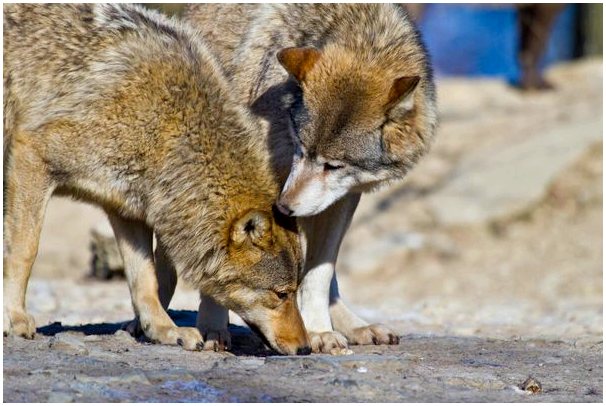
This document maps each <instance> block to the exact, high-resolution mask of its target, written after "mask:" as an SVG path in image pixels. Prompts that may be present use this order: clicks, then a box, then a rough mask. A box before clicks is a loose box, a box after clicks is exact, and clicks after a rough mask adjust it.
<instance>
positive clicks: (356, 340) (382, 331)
mask: <svg viewBox="0 0 606 406" xmlns="http://www.w3.org/2000/svg"><path fill="white" fill-rule="evenodd" d="M346 335H347V339H348V340H349V343H350V344H353V345H370V344H374V345H380V344H399V343H400V337H399V336H398V335H397V334H396V333H394V332H393V331H392V330H391V329H390V328H389V327H387V326H384V325H383V324H371V325H368V326H364V327H358V328H355V329H353V330H352V331H351V332H350V333H349V334H346Z"/></svg>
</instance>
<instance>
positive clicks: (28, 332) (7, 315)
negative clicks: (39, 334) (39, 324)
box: [2, 309, 36, 339]
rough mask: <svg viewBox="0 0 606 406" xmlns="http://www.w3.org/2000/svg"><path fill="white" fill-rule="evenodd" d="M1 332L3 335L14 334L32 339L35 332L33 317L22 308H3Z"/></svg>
mask: <svg viewBox="0 0 606 406" xmlns="http://www.w3.org/2000/svg"><path fill="white" fill-rule="evenodd" d="M3 322H4V323H3V324H4V325H3V328H2V329H3V333H4V335H5V336H16V337H24V338H29V339H32V338H34V334H36V322H35V321H34V318H33V317H32V316H30V315H29V314H27V313H25V312H24V311H22V310H6V309H5V310H4V320H3Z"/></svg>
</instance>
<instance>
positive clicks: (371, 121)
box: [277, 45, 435, 216]
mask: <svg viewBox="0 0 606 406" xmlns="http://www.w3.org/2000/svg"><path fill="white" fill-rule="evenodd" d="M277 57H278V60H279V61H280V63H281V64H282V66H284V68H285V69H286V70H287V71H288V72H289V73H290V74H291V75H292V76H293V77H294V78H295V79H296V81H297V82H298V84H299V88H300V91H301V94H300V95H299V97H295V100H296V101H295V102H294V104H293V105H292V107H291V109H290V115H291V122H292V128H293V131H292V132H291V133H292V135H293V138H294V143H295V146H296V148H295V150H296V152H295V156H294V157H293V163H292V167H291V170H290V174H289V176H288V179H287V181H286V183H285V185H284V187H283V189H282V193H281V195H280V197H279V199H278V207H279V208H280V210H281V211H282V212H283V213H285V214H288V215H292V216H309V215H314V214H317V213H319V212H321V211H323V210H324V209H325V208H326V207H328V206H329V205H331V204H332V203H334V202H335V201H336V200H338V199H339V198H341V197H342V196H344V195H345V194H346V193H347V192H349V191H366V190H369V189H371V188H373V187H375V186H378V185H380V184H382V183H385V181H388V180H391V179H395V178H400V177H402V176H403V175H404V174H405V173H406V172H407V170H408V169H409V168H410V167H411V166H412V165H413V164H414V163H415V162H416V160H417V159H418V157H419V156H420V155H421V154H422V153H423V152H424V150H425V149H426V147H427V143H428V138H430V136H431V133H432V132H433V128H429V127H431V125H432V123H431V121H432V120H429V121H430V124H427V123H426V121H428V120H424V117H425V116H427V115H432V114H434V113H433V111H428V110H431V109H428V108H427V106H426V100H425V99H426V98H427V96H426V94H425V93H426V92H427V91H428V90H427V89H426V88H427V87H429V86H431V84H428V83H426V82H427V80H426V79H425V80H424V79H423V77H425V76H427V72H425V71H424V70H423V68H424V67H425V65H424V64H423V63H419V61H414V60H413V62H416V63H411V64H410V66H399V65H402V63H400V64H394V63H391V64H389V63H388V64H385V63H384V62H385V61H380V60H379V61H377V60H373V59H372V58H369V57H368V56H365V55H360V54H359V53H356V52H353V51H351V50H347V49H345V48H343V47H338V46H335V45H328V46H326V47H325V48H324V49H323V50H322V51H319V50H317V49H314V48H286V49H283V50H281V51H280V52H278V54H277ZM412 58H413V59H414V57H412ZM386 65H387V67H386ZM404 65H406V62H404ZM431 91H432V89H429V92H430V93H431ZM430 97H433V96H430ZM433 121H434V122H435V119H434V120H433Z"/></svg>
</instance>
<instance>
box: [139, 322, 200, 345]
mask: <svg viewBox="0 0 606 406" xmlns="http://www.w3.org/2000/svg"><path fill="white" fill-rule="evenodd" d="M146 335H147V337H148V338H149V339H151V340H152V341H153V342H156V343H159V344H168V345H180V346H181V347H183V348H185V349H186V350H188V351H201V350H202V349H203V348H204V340H203V339H202V335H201V334H200V332H199V331H198V329H197V328H194V327H177V326H168V327H161V328H158V329H156V330H155V331H154V332H153V333H152V332H150V333H149V334H146Z"/></svg>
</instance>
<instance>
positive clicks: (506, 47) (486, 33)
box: [419, 4, 576, 81]
mask: <svg viewBox="0 0 606 406" xmlns="http://www.w3.org/2000/svg"><path fill="white" fill-rule="evenodd" d="M575 13H576V10H575V6H574V5H569V6H567V7H566V8H565V10H564V11H563V12H562V13H561V14H560V15H559V16H558V19H557V21H556V23H555V24H554V27H553V31H552V35H551V37H550V40H549V44H548V47H547V50H546V52H545V55H544V57H543V61H542V64H541V66H543V67H544V66H547V65H550V64H552V63H553V62H556V61H561V60H568V59H572V58H573V56H574V51H575ZM419 29H420V30H421V33H422V34H423V39H424V40H425V44H426V45H427V49H428V51H429V54H430V55H431V58H432V62H433V65H434V69H435V72H436V75H437V76H453V75H459V76H461V75H462V76H500V77H503V78H505V79H507V80H509V81H514V80H517V79H518V78H519V75H520V67H519V63H518V59H517V58H518V57H517V54H518V43H519V33H518V22H517V10H516V9H515V7H514V6H513V5H511V6H510V5H507V6H497V7H495V6H490V5H480V4H478V5H463V4H459V5H455V4H428V5H426V8H425V10H424V13H423V16H422V17H421V20H420V22H419Z"/></svg>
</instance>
